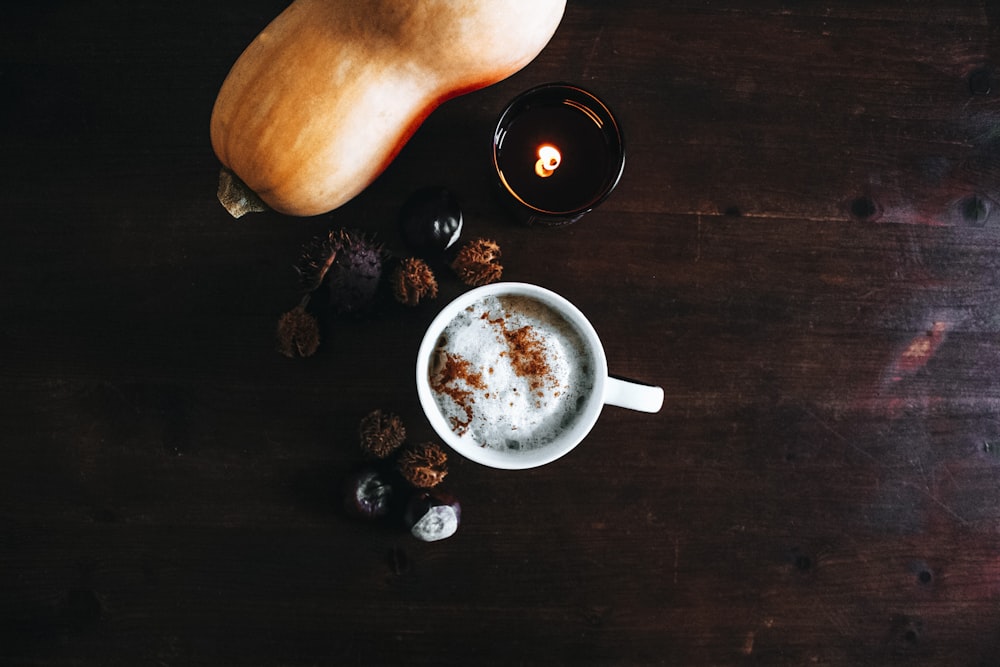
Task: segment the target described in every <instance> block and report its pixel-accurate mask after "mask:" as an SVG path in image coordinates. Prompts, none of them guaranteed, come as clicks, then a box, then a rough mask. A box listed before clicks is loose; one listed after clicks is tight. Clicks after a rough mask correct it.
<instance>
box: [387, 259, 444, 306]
mask: <svg viewBox="0 0 1000 667" xmlns="http://www.w3.org/2000/svg"><path fill="white" fill-rule="evenodd" d="M437 292H438V284H437V279H436V278H435V277H434V272H433V271H432V270H431V267H430V266H428V265H427V262H425V261H424V260H422V259H418V258H416V257H410V258H408V259H404V260H403V261H402V262H400V263H399V266H397V267H396V269H395V270H394V271H393V272H392V293H393V294H394V295H395V297H396V301H399V302H400V303H402V304H404V305H407V306H415V305H417V304H418V303H420V300H421V299H423V298H424V297H427V298H429V299H433V298H435V297H436V296H437Z"/></svg>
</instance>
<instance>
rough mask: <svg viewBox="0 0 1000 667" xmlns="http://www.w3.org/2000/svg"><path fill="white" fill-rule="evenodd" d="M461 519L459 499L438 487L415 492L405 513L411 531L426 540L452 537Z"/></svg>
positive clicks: (432, 540) (407, 525) (434, 540)
mask: <svg viewBox="0 0 1000 667" xmlns="http://www.w3.org/2000/svg"><path fill="white" fill-rule="evenodd" d="M461 519H462V507H461V505H459V503H458V500H456V499H455V497H454V496H452V495H451V494H449V493H445V492H443V491H438V490H436V489H435V490H433V491H420V492H417V493H414V494H413V496H412V497H411V498H410V501H409V503H407V506H406V511H405V512H404V514H403V520H404V521H405V522H406V527H407V528H409V529H410V533H411V534H412V535H413V536H414V537H416V538H417V539H418V540H423V541H424V542H436V541H437V540H443V539H445V538H446V537H451V536H452V535H454V534H455V531H457V530H458V524H459V523H460V521H461Z"/></svg>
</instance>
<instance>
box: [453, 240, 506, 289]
mask: <svg viewBox="0 0 1000 667" xmlns="http://www.w3.org/2000/svg"><path fill="white" fill-rule="evenodd" d="M451 268H452V269H454V270H455V273H457V274H458V277H459V279H460V280H461V281H462V282H463V283H465V284H466V285H469V286H471V287H478V286H480V285H486V284H488V283H493V282H496V281H498V280H500V276H501V274H502V273H503V267H502V266H501V265H500V246H499V245H497V243H496V242H495V241H491V240H489V239H475V240H474V241H469V242H468V243H466V244H465V245H464V246H462V249H461V250H459V251H458V254H457V255H456V256H455V259H454V261H452V263H451Z"/></svg>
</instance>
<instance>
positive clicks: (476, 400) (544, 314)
mask: <svg viewBox="0 0 1000 667" xmlns="http://www.w3.org/2000/svg"><path fill="white" fill-rule="evenodd" d="M593 373H594V364H593V362H592V361H591V357H590V356H589V355H588V354H587V352H586V346H585V345H584V342H583V338H582V337H581V335H580V333H579V332H578V331H577V330H576V328H575V327H574V326H573V325H572V324H570V323H569V322H567V321H566V320H565V319H564V318H563V317H562V316H561V315H559V314H558V313H556V312H555V311H553V310H552V309H551V308H549V307H548V306H546V305H545V304H544V303H542V302H539V301H537V300H535V299H533V298H530V297H522V296H488V297H484V298H483V299H480V300H479V301H476V302H475V303H473V304H472V305H471V306H468V307H467V308H465V309H464V310H463V311H461V312H460V313H459V314H458V315H456V316H455V318H454V319H453V320H452V321H451V322H450V323H449V324H448V325H447V326H446V327H445V330H444V332H443V333H442V335H441V337H440V338H439V340H438V342H437V346H436V347H435V350H434V352H433V354H432V356H431V368H430V369H429V376H430V384H431V388H432V390H433V394H434V397H435V400H436V401H437V405H438V408H439V409H440V410H441V413H442V414H443V415H444V417H445V419H446V420H447V421H448V423H449V425H450V426H451V428H452V430H453V431H454V432H455V433H456V434H457V435H459V436H460V437H462V438H470V439H472V440H474V441H475V442H476V443H477V444H479V445H481V446H485V447H490V448H494V449H506V450H523V449H533V448H536V447H542V446H544V445H546V444H548V443H549V442H551V441H552V440H553V439H554V438H555V437H556V436H557V435H558V434H559V433H560V432H561V431H562V430H564V429H565V428H566V426H567V425H568V424H571V423H572V421H573V419H574V418H575V416H576V414H577V413H578V412H579V410H580V409H581V406H582V405H583V404H584V402H585V401H586V400H587V398H588V396H589V395H590V393H591V390H592V388H593V385H594V380H593Z"/></svg>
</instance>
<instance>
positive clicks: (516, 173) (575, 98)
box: [493, 84, 625, 225]
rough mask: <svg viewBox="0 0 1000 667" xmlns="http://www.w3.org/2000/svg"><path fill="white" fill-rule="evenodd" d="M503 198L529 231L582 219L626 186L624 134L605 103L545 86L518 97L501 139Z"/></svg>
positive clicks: (504, 119) (572, 89)
mask: <svg viewBox="0 0 1000 667" xmlns="http://www.w3.org/2000/svg"><path fill="white" fill-rule="evenodd" d="M493 166H494V169H495V172H496V178H497V184H498V186H499V189H500V193H501V196H502V197H503V198H504V199H505V200H506V201H507V202H508V203H509V204H510V205H511V206H512V207H513V209H514V211H515V213H517V214H518V217H520V218H521V219H522V220H523V221H525V222H527V223H529V224H543V225H561V224H567V223H570V222H575V221H576V220H579V219H580V218H581V217H582V216H583V215H584V214H585V213H587V212H588V211H590V210H592V209H593V208H594V207H595V206H597V205H598V204H599V203H601V202H602V201H603V200H604V199H605V198H606V197H607V196H608V195H609V194H610V193H611V191H612V190H613V189H614V188H615V186H616V185H617V184H618V180H619V179H620V178H621V174H622V170H623V169H624V168H625V145H624V139H623V137H622V132H621V128H620V127H619V125H618V122H617V121H616V120H615V117H614V114H613V113H612V112H611V110H610V109H609V108H608V106H607V105H606V104H604V102H602V101H601V100H600V99H598V98H597V96H595V95H594V94H593V93H590V92H588V91H586V90H583V89H582V88H580V87H578V86H572V85H568V84H545V85H542V86H538V87H537V88H532V89H531V90H528V91H526V92H524V93H522V94H521V95H519V96H517V97H516V98H515V99H514V100H513V101H512V102H511V103H510V104H509V105H507V108H506V109H504V111H503V113H502V114H501V115H500V119H499V120H498V121H497V125H496V130H495V131H494V134H493Z"/></svg>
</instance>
